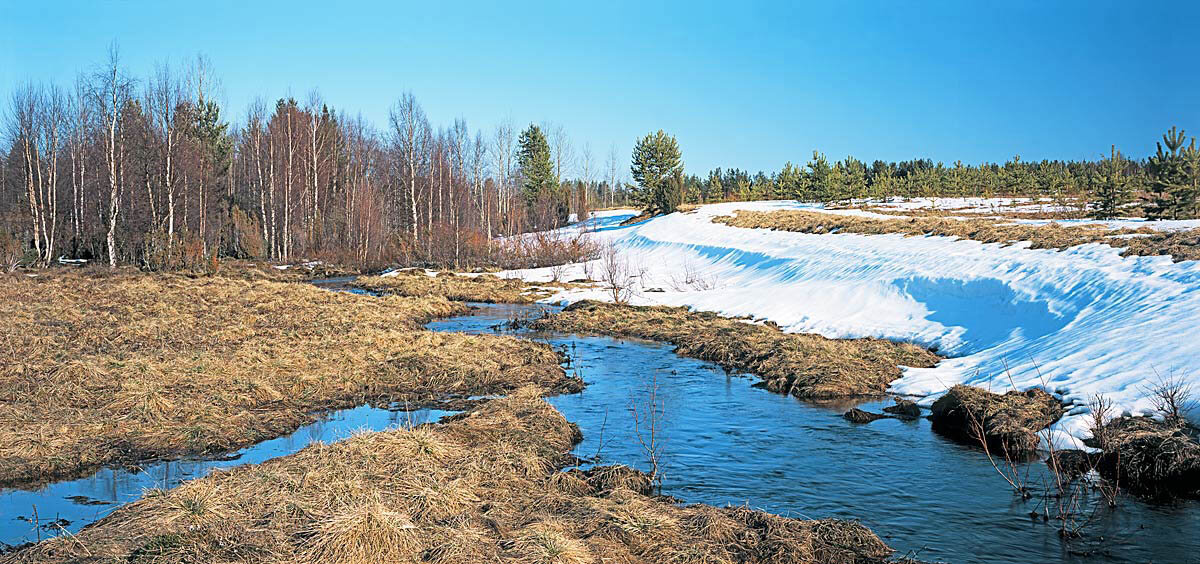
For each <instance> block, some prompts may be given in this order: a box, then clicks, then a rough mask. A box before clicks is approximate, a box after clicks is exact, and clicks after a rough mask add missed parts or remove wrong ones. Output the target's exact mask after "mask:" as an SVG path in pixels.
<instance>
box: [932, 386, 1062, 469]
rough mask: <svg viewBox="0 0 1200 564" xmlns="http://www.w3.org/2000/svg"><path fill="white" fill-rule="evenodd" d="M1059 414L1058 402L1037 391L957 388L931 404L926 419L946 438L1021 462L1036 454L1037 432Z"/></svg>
mask: <svg viewBox="0 0 1200 564" xmlns="http://www.w3.org/2000/svg"><path fill="white" fill-rule="evenodd" d="M1062 414H1063V407H1062V402H1060V401H1058V399H1056V398H1055V397H1054V396H1052V395H1050V394H1048V393H1046V391H1045V390H1042V389H1040V388H1032V389H1030V390H1027V391H1024V392H1018V391H1015V390H1014V391H1010V392H1008V393H1006V394H1003V395H1002V394H996V393H992V392H989V391H987V390H984V389H982V388H976V387H973V386H964V385H961V384H960V385H957V386H954V387H953V388H950V391H948V392H946V394H945V395H944V396H942V397H940V398H938V400H937V401H936V402H934V403H933V406H932V407H931V408H930V415H929V419H930V420H931V421H932V422H933V430H934V431H937V432H938V433H941V434H943V435H945V436H947V437H950V438H953V439H956V440H959V441H962V442H966V443H970V444H976V445H978V444H981V443H986V444H985V445H984V446H986V447H987V448H988V450H989V451H991V452H995V453H996V454H997V455H998V456H1004V457H1008V456H1011V457H1013V458H1021V457H1025V456H1028V455H1030V454H1031V453H1033V452H1035V451H1036V450H1037V448H1038V444H1039V441H1040V439H1039V436H1038V432H1039V431H1041V430H1042V429H1045V428H1046V427H1049V426H1050V425H1052V424H1054V422H1055V421H1058V419H1059V418H1060V417H1062Z"/></svg>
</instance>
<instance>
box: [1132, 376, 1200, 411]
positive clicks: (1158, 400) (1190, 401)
mask: <svg viewBox="0 0 1200 564" xmlns="http://www.w3.org/2000/svg"><path fill="white" fill-rule="evenodd" d="M1144 391H1145V392H1146V393H1147V394H1148V395H1149V396H1150V402H1151V403H1152V404H1153V405H1154V409H1155V410H1156V411H1158V412H1159V413H1161V414H1162V416H1163V417H1165V418H1167V419H1170V420H1174V421H1179V420H1182V419H1185V418H1187V416H1188V415H1189V414H1190V413H1191V411H1192V410H1193V409H1195V408H1196V400H1195V398H1194V397H1192V385H1191V384H1190V383H1188V382H1187V381H1186V380H1184V379H1183V378H1181V377H1179V376H1165V377H1164V376H1159V378H1158V380H1157V381H1156V382H1155V383H1154V384H1153V385H1152V386H1150V387H1148V388H1144Z"/></svg>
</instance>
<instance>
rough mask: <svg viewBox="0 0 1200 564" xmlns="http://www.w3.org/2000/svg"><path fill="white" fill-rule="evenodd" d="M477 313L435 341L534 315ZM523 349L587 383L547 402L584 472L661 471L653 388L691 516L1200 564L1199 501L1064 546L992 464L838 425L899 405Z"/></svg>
mask: <svg viewBox="0 0 1200 564" xmlns="http://www.w3.org/2000/svg"><path fill="white" fill-rule="evenodd" d="M478 307H479V309H478V310H477V311H476V315H474V316H469V317H459V318H452V319H446V320H441V321H435V322H433V323H431V324H430V325H429V327H430V328H431V329H435V330H439V331H464V332H480V333H484V332H491V331H493V330H494V329H493V328H492V327H493V326H495V325H497V324H498V323H501V322H504V321H506V320H508V319H510V318H513V317H518V316H529V315H530V309H531V308H530V306H504V305H486V306H485V305H482V304H480V305H478ZM526 336H528V337H530V338H535V339H539V340H544V341H546V342H548V343H549V344H551V345H554V346H556V347H559V348H561V349H563V350H565V351H567V352H568V354H570V355H571V356H572V366H571V367H570V368H569V370H571V371H577V372H578V374H579V375H581V376H582V377H583V379H584V381H585V382H586V383H587V388H585V389H584V391H583V392H582V393H580V394H573V395H563V396H558V397H553V398H550V400H549V401H550V403H552V404H553V405H554V406H555V407H556V408H557V409H558V410H559V411H561V412H562V413H563V415H565V416H566V418H567V419H568V420H570V421H573V422H574V423H576V424H578V425H579V428H580V430H581V431H582V432H583V436H584V440H583V442H582V443H581V444H580V445H578V447H577V448H576V449H575V454H576V455H577V456H579V457H583V458H585V459H588V460H590V461H593V462H594V463H599V464H618V463H622V464H630V465H633V466H636V467H639V468H641V469H643V470H649V468H650V466H649V464H648V457H647V455H646V452H645V449H644V448H643V446H642V441H639V440H638V436H637V435H636V434H635V433H634V431H633V429H634V419H633V413H632V412H631V406H634V407H636V408H638V410H639V415H640V416H641V419H642V421H645V414H646V413H647V412H648V408H649V401H648V397H649V389H650V388H656V395H657V397H658V398H659V401H658V402H656V404H658V405H659V408H658V409H659V413H660V414H661V425H660V429H659V433H658V437H657V438H658V440H659V441H661V442H662V443H663V449H662V453H663V457H662V460H661V462H660V466H661V472H662V477H663V486H662V490H663V493H664V494H667V495H670V496H673V497H676V498H679V499H681V500H684V501H686V502H688V503H708V504H714V505H725V504H734V505H741V504H748V505H749V506H751V507H754V508H759V509H763V510H766V511H770V512H772V513H778V514H781V515H789V516H792V517H799V518H812V519H819V518H826V517H837V518H843V519H858V520H860V521H861V522H862V523H863V524H864V525H866V526H868V527H870V528H871V529H872V530H873V531H875V532H876V534H878V535H880V536H881V537H882V538H883V539H884V541H885V542H887V543H888V544H889V545H890V546H892V547H893V548H896V549H898V551H899V554H898V556H903V555H906V554H907V555H910V556H915V557H916V558H919V559H921V560H926V561H944V562H957V563H967V562H989V563H996V562H999V563H1013V564H1017V563H1019V564H1028V563H1033V562H1103V563H1112V562H1162V563H1166V562H1171V563H1188V562H1200V502H1196V501H1190V502H1183V503H1180V504H1178V505H1171V506H1162V505H1149V504H1146V503H1143V502H1140V501H1138V500H1135V499H1132V498H1128V497H1123V498H1122V499H1121V500H1120V502H1119V505H1118V507H1117V508H1116V509H1115V510H1110V509H1108V508H1107V506H1106V505H1105V504H1103V503H1102V502H1101V496H1100V495H1099V494H1094V495H1093V496H1091V498H1090V499H1089V500H1088V502H1089V503H1088V505H1087V506H1086V507H1085V508H1084V509H1083V510H1081V511H1080V512H1079V513H1080V519H1081V520H1086V524H1085V525H1083V526H1082V530H1083V537H1082V538H1080V539H1076V540H1072V541H1070V542H1064V541H1063V540H1062V539H1061V538H1060V537H1059V535H1058V532H1057V528H1056V527H1055V523H1054V521H1053V520H1051V521H1049V522H1043V521H1042V520H1041V519H1040V518H1039V519H1033V518H1031V517H1030V515H1029V514H1030V512H1031V511H1039V512H1040V511H1041V509H1040V500H1039V499H1034V500H1030V501H1023V500H1021V499H1019V498H1018V497H1016V496H1014V495H1013V494H1012V492H1011V490H1010V489H1009V486H1008V484H1007V483H1006V482H1005V481H1004V479H1003V478H1001V477H1000V475H999V474H997V472H996V470H995V469H994V468H993V467H992V466H991V464H990V463H989V462H988V461H987V458H986V457H985V456H984V455H983V453H982V451H981V450H980V449H978V448H973V447H970V446H964V445H960V444H957V443H954V442H951V441H949V440H946V439H944V438H943V437H941V436H939V435H936V434H934V433H933V432H932V431H931V430H930V425H929V421H928V420H926V419H918V420H916V421H910V422H906V421H900V420H896V419H883V420H879V421H875V422H873V423H870V424H867V425H859V424H854V423H850V422H849V421H846V420H845V419H844V418H842V413H844V412H845V411H846V410H847V409H849V408H850V407H852V406H857V407H859V408H861V409H865V410H868V411H874V412H879V411H880V410H881V409H882V408H883V407H885V406H887V405H889V404H890V403H891V401H875V402H868V403H855V402H849V403H846V402H844V403H841V404H826V405H816V404H812V403H806V402H802V401H799V400H797V399H795V398H792V397H789V396H784V395H779V394H775V393H771V392H768V391H765V390H761V389H757V388H752V387H751V384H753V383H754V381H755V380H754V379H753V378H750V377H746V376H739V375H731V374H726V373H725V371H724V370H722V369H721V368H719V367H717V366H715V365H712V364H710V363H707V362H701V361H698V360H693V359H689V358H683V357H680V356H677V355H675V354H674V353H673V352H671V350H672V349H671V347H670V346H666V345H662V344H658V343H652V342H646V341H639V340H619V339H612V338H607V337H582V336H573V335H534V334H527V335H526ZM642 427H643V428H644V427H645V425H644V424H643V425H642ZM644 436H645V434H644V433H643V437H644ZM1044 469H1045V465H1044V464H1043V463H1042V462H1040V461H1035V462H1032V463H1030V464H1028V465H1023V466H1021V467H1020V472H1021V474H1026V473H1027V474H1028V478H1027V480H1028V483H1030V484H1031V485H1032V486H1033V487H1034V488H1035V489H1041V488H1043V486H1042V483H1043V482H1042V480H1043V478H1044V477H1045V471H1044Z"/></svg>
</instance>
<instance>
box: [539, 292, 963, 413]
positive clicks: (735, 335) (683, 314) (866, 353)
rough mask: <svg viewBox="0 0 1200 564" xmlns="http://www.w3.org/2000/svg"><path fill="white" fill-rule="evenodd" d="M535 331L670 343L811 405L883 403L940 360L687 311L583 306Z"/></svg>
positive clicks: (915, 351) (887, 344)
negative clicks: (855, 399)
mask: <svg viewBox="0 0 1200 564" xmlns="http://www.w3.org/2000/svg"><path fill="white" fill-rule="evenodd" d="M531 325H532V327H533V328H534V329H539V330H549V331H559V332H567V333H589V334H598V335H611V336H619V337H638V338H642V339H650V340H654V341H664V342H668V343H671V344H673V345H675V346H676V347H677V348H676V352H677V353H679V354H681V355H683V356H689V357H693V358H699V359H701V360H707V361H709V362H715V363H717V364H719V365H721V366H722V367H724V368H726V369H727V370H734V371H738V372H748V373H751V374H754V375H755V376H757V377H759V378H761V379H762V380H763V382H762V384H761V385H762V386H763V387H765V388H767V389H768V390H771V391H774V392H779V393H784V394H790V395H793V396H796V397H800V398H805V399H825V398H837V397H849V396H871V395H879V394H882V393H883V392H884V391H885V390H887V387H888V384H890V383H891V382H892V381H893V380H895V379H897V378H899V377H900V368H899V367H900V366H917V367H929V366H933V365H934V364H936V363H937V362H938V361H939V360H940V357H939V356H937V355H936V354H934V353H932V352H929V351H928V350H926V349H923V348H921V347H918V346H916V345H911V344H905V343H895V342H892V341H885V340H881V339H827V338H825V337H822V336H820V335H812V334H802V333H784V332H783V331H781V330H779V328H778V327H776V326H774V325H772V324H754V323H747V322H746V321H745V320H739V319H730V318H726V317H721V316H718V315H716V314H714V313H709V312H693V311H690V310H688V309H687V308H683V307H664V306H653V307H651V306H629V305H620V304H610V303H602V302H593V301H583V302H578V303H575V304H572V305H571V306H570V307H567V308H566V309H564V310H563V311H562V312H560V313H557V314H552V315H549V316H546V317H544V318H541V319H538V320H535V321H533V322H532V324H531Z"/></svg>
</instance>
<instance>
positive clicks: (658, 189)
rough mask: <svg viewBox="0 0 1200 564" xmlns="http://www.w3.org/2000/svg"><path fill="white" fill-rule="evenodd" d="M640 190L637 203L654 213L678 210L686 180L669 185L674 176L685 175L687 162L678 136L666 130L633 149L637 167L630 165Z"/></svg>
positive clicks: (636, 191)
mask: <svg viewBox="0 0 1200 564" xmlns="http://www.w3.org/2000/svg"><path fill="white" fill-rule="evenodd" d="M630 172H632V173H633V179H634V180H635V181H636V182H637V184H638V187H637V189H636V190H634V194H633V196H634V201H635V202H637V203H638V204H640V205H641V206H643V207H644V208H645V211H646V212H647V213H650V214H664V213H671V212H674V211H675V208H677V207H679V202H681V201H682V193H681V191H682V189H683V183H682V181H680V182H678V183H675V182H669V180H670V179H671V178H672V177H674V176H677V175H678V176H680V178H682V174H683V162H682V157H681V156H680V153H679V143H678V142H677V141H675V137H673V136H671V135H667V134H666V133H664V132H663V130H661V129H660V130H658V131H657V132H655V133H651V134H648V135H646V136H645V137H643V138H641V139H639V140H638V142H637V145H636V146H634V148H633V165H632V166H630Z"/></svg>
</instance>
